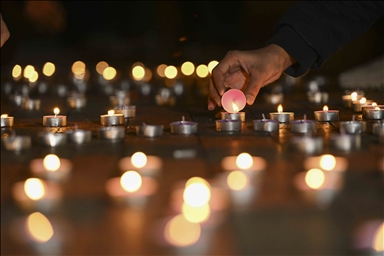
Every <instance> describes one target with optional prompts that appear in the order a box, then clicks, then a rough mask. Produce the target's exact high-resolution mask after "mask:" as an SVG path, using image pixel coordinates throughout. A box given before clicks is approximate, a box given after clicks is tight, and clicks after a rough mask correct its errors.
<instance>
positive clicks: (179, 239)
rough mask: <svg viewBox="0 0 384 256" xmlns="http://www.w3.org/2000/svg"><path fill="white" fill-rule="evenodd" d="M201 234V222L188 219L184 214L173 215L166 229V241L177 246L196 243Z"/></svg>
mask: <svg viewBox="0 0 384 256" xmlns="http://www.w3.org/2000/svg"><path fill="white" fill-rule="evenodd" d="M200 234H201V227H200V224H198V223H193V222H190V221H188V220H187V219H186V218H185V217H184V216H183V215H182V214H180V215H177V216H175V217H173V218H172V219H171V220H170V221H169V222H168V223H167V224H166V226H165V230H164V236H165V239H166V241H167V242H168V243H170V244H171V245H173V246H177V247H185V246H190V245H193V244H195V243H196V242H197V241H198V240H199V238H200Z"/></svg>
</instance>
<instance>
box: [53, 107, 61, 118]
mask: <svg viewBox="0 0 384 256" xmlns="http://www.w3.org/2000/svg"><path fill="white" fill-rule="evenodd" d="M59 113H60V109H59V108H54V109H53V114H55V116H57V115H58V114H59Z"/></svg>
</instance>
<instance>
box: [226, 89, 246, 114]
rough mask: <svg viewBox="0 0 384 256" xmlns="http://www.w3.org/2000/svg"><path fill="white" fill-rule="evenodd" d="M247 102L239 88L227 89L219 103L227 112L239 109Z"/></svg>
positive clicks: (234, 111) (235, 111)
mask: <svg viewBox="0 0 384 256" xmlns="http://www.w3.org/2000/svg"><path fill="white" fill-rule="evenodd" d="M246 103H247V99H246V98H245V95H244V93H243V92H242V91H241V90H239V89H229V90H228V91H226V92H225V93H224V94H223V96H222V97H221V105H222V106H223V108H224V110H225V111H227V112H228V113H237V112H239V111H241V110H242V109H243V108H244V107H245V105H246Z"/></svg>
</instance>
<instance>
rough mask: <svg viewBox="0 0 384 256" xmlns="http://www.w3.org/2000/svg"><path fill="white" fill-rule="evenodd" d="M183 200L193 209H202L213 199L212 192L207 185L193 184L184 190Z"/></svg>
mask: <svg viewBox="0 0 384 256" xmlns="http://www.w3.org/2000/svg"><path fill="white" fill-rule="evenodd" d="M183 199H184V202H185V203H187V204H188V205H190V206H192V207H200V206H202V205H204V204H206V203H208V202H209V200H210V199H211V190H210V188H209V187H208V186H207V185H206V184H203V183H192V184H190V185H188V186H187V187H186V188H185V189H184V193H183Z"/></svg>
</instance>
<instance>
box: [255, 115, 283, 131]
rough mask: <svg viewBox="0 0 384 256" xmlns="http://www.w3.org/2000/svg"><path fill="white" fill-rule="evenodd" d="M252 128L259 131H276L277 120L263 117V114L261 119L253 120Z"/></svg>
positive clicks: (277, 126) (277, 128) (277, 127)
mask: <svg viewBox="0 0 384 256" xmlns="http://www.w3.org/2000/svg"><path fill="white" fill-rule="evenodd" d="M253 128H254V130H255V131H259V132H277V131H278V130H279V121H277V120H272V119H265V116H264V114H263V119H257V120H253Z"/></svg>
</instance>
